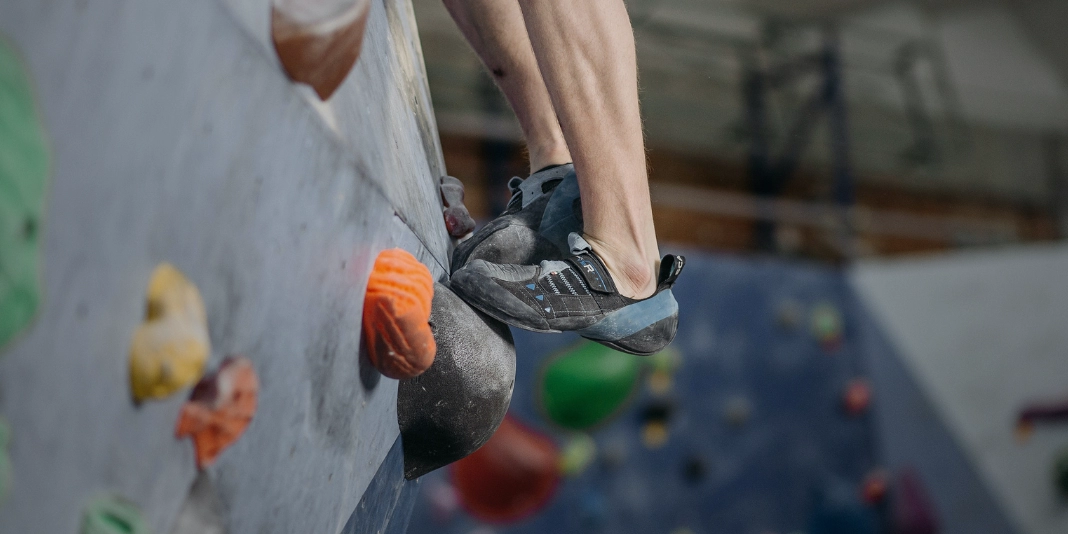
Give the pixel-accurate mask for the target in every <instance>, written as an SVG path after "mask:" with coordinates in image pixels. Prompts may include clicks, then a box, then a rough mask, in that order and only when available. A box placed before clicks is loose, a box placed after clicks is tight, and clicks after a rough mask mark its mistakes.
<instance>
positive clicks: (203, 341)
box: [130, 263, 211, 402]
mask: <svg viewBox="0 0 1068 534" xmlns="http://www.w3.org/2000/svg"><path fill="white" fill-rule="evenodd" d="M210 351H211V349H210V342H209V340H208V322H207V316H206V314H205V312H204V301H203V300H201V298H200V292H199V291H197V288H196V286H195V285H193V283H192V282H190V281H189V280H187V279H186V277H185V276H183V275H182V273H181V272H180V271H178V269H176V268H174V266H173V265H171V264H169V263H161V264H159V265H158V266H157V267H156V269H155V270H154V271H153V272H152V279H151V280H150V281H149V283H148V298H147V305H146V307H145V322H144V323H143V324H142V325H141V326H140V327H138V329H137V331H136V332H134V335H133V339H132V340H131V341H130V388H131V391H132V393H133V397H134V400H136V401H137V402H141V401H143V400H145V399H148V398H163V397H166V396H168V395H170V394H172V393H174V392H175V391H178V390H179V389H181V388H183V387H185V386H188V385H190V384H192V383H193V382H195V381H196V380H197V379H198V378H200V376H201V375H202V374H203V373H204V363H205V362H206V361H207V359H208V354H209V353H210Z"/></svg>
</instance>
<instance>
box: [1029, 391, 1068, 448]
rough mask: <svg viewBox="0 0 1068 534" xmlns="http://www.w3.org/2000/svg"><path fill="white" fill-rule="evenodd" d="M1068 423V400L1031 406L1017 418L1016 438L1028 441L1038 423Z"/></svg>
mask: <svg viewBox="0 0 1068 534" xmlns="http://www.w3.org/2000/svg"><path fill="white" fill-rule="evenodd" d="M1065 422H1068V399H1060V400H1055V401H1047V402H1041V403H1035V404H1029V405H1027V406H1025V407H1024V408H1023V409H1022V410H1020V413H1019V415H1017V417H1016V436H1017V437H1018V438H1020V440H1021V441H1026V440H1027V439H1029V438H1030V437H1031V434H1032V433H1033V432H1034V429H1035V425H1037V424H1038V423H1065Z"/></svg>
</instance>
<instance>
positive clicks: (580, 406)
mask: <svg viewBox="0 0 1068 534" xmlns="http://www.w3.org/2000/svg"><path fill="white" fill-rule="evenodd" d="M640 371H641V364H640V363H639V360H638V357H636V356H631V355H629V354H624V353H622V352H617V351H615V350H612V349H610V348H607V347H605V346H604V345H600V344H598V343H593V342H590V341H581V342H579V344H577V345H575V346H573V347H572V348H570V349H568V350H566V351H564V352H563V353H561V354H558V355H557V356H555V357H552V358H551V359H550V360H549V363H548V364H547V365H546V367H545V369H544V370H543V371H542V374H541V381H540V385H539V387H538V391H539V395H538V399H539V401H540V403H541V408H542V410H543V411H544V413H545V415H546V416H547V417H548V418H549V419H550V420H551V421H552V422H554V423H556V424H558V425H560V426H561V427H564V428H566V429H570V430H584V429H587V428H590V427H593V426H595V425H597V424H599V423H602V422H604V421H606V420H607V419H608V418H610V417H611V416H612V415H614V414H616V413H618V412H619V410H620V409H621V408H622V407H623V405H624V404H625V403H626V402H627V401H628V400H629V399H630V398H631V396H632V395H633V393H634V391H635V388H636V386H637V384H638V377H639V373H640Z"/></svg>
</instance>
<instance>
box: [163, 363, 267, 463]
mask: <svg viewBox="0 0 1068 534" xmlns="http://www.w3.org/2000/svg"><path fill="white" fill-rule="evenodd" d="M259 389H260V383H259V380H258V379H257V378H256V371H255V370H254V369H253V368H252V362H251V361H249V359H248V358H245V357H244V356H231V357H229V358H227V359H225V360H223V362H222V364H221V365H219V369H218V370H217V371H215V372H214V373H212V374H210V375H208V376H205V377H204V378H203V379H202V380H201V381H200V382H198V383H197V385H196V387H194V388H193V392H192V393H191V394H190V395H189V401H188V402H186V403H185V405H184V406H182V412H181V413H180V414H179V415H178V425H177V427H176V428H175V430H174V434H175V436H176V437H178V438H179V439H181V438H184V437H186V436H192V439H193V447H194V449H195V450H196V456H197V467H198V468H199V469H204V468H205V467H208V466H209V465H211V464H212V463H214V462H215V458H217V457H218V456H219V453H221V452H222V451H223V450H224V449H226V448H227V447H229V446H230V445H231V444H233V443H234V442H235V441H237V438H239V437H241V434H242V433H243V432H244V431H245V428H246V427H248V425H249V423H250V422H251V421H252V416H253V414H255V413H256V399H257V395H258V392H259Z"/></svg>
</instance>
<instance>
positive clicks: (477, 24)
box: [444, 0, 571, 172]
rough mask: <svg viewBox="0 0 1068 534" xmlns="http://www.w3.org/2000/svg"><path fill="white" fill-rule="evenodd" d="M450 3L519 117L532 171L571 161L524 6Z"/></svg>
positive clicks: (481, 0)
mask: <svg viewBox="0 0 1068 534" xmlns="http://www.w3.org/2000/svg"><path fill="white" fill-rule="evenodd" d="M444 3H445V7H446V8H447V9H448V10H449V13H450V14H451V15H452V18H453V19H454V20H455V21H456V24H457V26H459V27H460V31H462V32H463V34H464V36H465V37H466V38H467V40H468V42H470V43H471V47H472V48H474V49H475V52H476V53H478V55H479V57H480V58H482V62H483V63H484V64H485V65H486V68H488V69H489V71H490V72H491V73H492V74H493V79H494V80H495V81H496V82H497V86H498V87H500V88H501V90H502V91H503V92H504V95H505V97H506V98H507V99H508V103H509V104H511V106H512V110H513V111H514V112H515V114H516V117H517V118H518V119H519V125H520V127H521V128H522V129H523V135H524V136H525V137H526V140H527V151H528V152H529V155H530V170H531V172H534V171H537V170H539V169H541V168H543V167H546V166H549V165H554V164H559V163H570V162H571V154H570V153H569V152H568V150H567V144H566V143H565V142H564V134H563V132H561V130H560V123H559V121H558V120H557V118H556V112H555V111H553V105H552V102H551V101H550V100H549V93H548V91H547V90H546V89H545V82H544V81H543V80H542V78H541V72H540V71H539V70H538V63H537V61H536V60H535V59H534V50H532V49H531V47H530V39H529V38H528V37H527V29H526V26H525V25H524V23H523V13H522V12H521V11H520V10H519V4H517V3H516V2H515V1H514V0H444Z"/></svg>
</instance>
